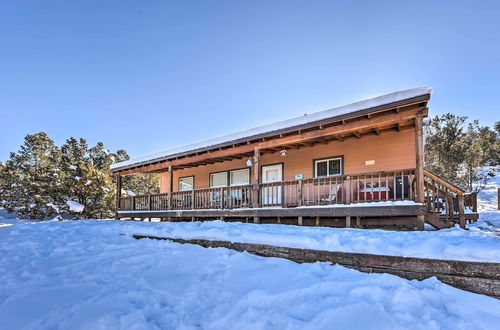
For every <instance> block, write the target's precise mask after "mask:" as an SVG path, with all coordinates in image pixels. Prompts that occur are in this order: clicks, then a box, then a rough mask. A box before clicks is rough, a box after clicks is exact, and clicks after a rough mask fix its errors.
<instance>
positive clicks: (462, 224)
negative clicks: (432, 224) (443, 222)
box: [457, 195, 465, 229]
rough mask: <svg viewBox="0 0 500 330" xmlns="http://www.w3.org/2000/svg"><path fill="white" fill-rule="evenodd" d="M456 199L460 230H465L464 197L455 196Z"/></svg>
mask: <svg viewBox="0 0 500 330" xmlns="http://www.w3.org/2000/svg"><path fill="white" fill-rule="evenodd" d="M457 199H458V219H459V222H460V228H462V229H465V206H464V195H457Z"/></svg>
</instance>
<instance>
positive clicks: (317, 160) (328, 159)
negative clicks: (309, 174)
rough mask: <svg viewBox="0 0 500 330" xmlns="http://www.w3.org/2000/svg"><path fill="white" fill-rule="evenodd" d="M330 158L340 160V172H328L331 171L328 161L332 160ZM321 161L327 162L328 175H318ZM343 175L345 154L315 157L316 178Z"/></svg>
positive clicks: (314, 170)
mask: <svg viewBox="0 0 500 330" xmlns="http://www.w3.org/2000/svg"><path fill="white" fill-rule="evenodd" d="M330 160H339V161H340V173H338V174H329V173H328V172H329V171H330V167H329V164H328V161H330ZM319 162H326V171H327V175H321V176H318V166H317V164H318V163H319ZM343 175H344V156H343V155H338V156H331V157H325V158H316V159H313V176H314V178H315V179H316V178H330V177H336V176H343Z"/></svg>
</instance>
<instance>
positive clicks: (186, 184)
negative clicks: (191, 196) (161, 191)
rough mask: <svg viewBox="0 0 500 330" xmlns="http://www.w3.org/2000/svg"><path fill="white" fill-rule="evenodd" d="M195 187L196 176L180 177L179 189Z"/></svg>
mask: <svg viewBox="0 0 500 330" xmlns="http://www.w3.org/2000/svg"><path fill="white" fill-rule="evenodd" d="M193 189H194V176H186V177H183V178H179V191H185V190H193Z"/></svg>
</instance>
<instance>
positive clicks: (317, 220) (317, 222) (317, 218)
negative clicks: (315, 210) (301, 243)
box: [316, 217, 320, 226]
mask: <svg viewBox="0 0 500 330" xmlns="http://www.w3.org/2000/svg"><path fill="white" fill-rule="evenodd" d="M319 220H320V217H316V226H319Z"/></svg>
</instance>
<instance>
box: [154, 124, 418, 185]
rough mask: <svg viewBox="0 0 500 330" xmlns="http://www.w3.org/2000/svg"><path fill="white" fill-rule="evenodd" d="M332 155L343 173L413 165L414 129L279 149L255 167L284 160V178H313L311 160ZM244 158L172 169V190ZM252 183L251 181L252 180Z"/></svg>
mask: <svg viewBox="0 0 500 330" xmlns="http://www.w3.org/2000/svg"><path fill="white" fill-rule="evenodd" d="M333 156H343V157H344V164H343V166H344V174H346V175H349V174H355V173H366V172H376V171H391V170H400V169H409V168H415V166H416V158H415V128H414V127H411V128H406V129H403V130H401V131H399V132H397V131H388V132H383V133H382V134H381V135H375V134H374V135H366V136H362V137H361V138H359V139H358V138H348V139H345V140H344V141H342V142H340V141H332V142H330V143H328V144H317V145H314V146H312V147H302V148H300V149H291V150H288V151H287V154H286V157H281V156H280V153H279V152H276V153H274V154H264V155H262V156H261V157H260V160H259V166H265V165H268V164H276V163H284V179H285V180H286V181H287V180H294V176H295V174H298V173H301V174H303V175H304V178H311V177H313V175H314V173H313V171H314V169H313V160H314V159H318V158H326V157H333ZM246 160H247V158H244V159H235V160H232V161H226V162H222V163H216V164H211V165H206V166H198V167H192V168H186V169H182V170H176V171H174V179H173V191H178V189H179V178H180V177H185V176H194V181H195V189H200V188H208V187H209V185H210V184H209V174H210V173H213V172H221V171H228V170H233V169H241V168H246ZM367 160H374V161H375V164H373V165H366V164H365V161H367ZM252 183H253V182H252ZM160 184H161V192H166V191H167V184H168V173H167V172H164V173H161V182H160Z"/></svg>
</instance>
